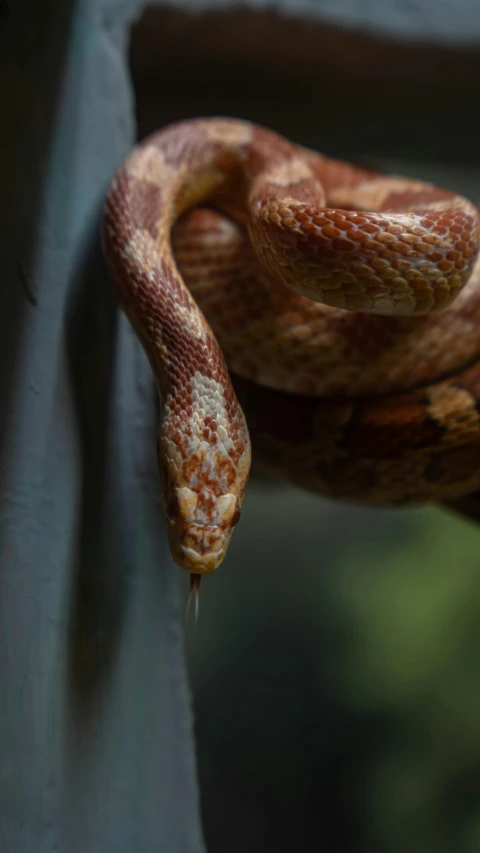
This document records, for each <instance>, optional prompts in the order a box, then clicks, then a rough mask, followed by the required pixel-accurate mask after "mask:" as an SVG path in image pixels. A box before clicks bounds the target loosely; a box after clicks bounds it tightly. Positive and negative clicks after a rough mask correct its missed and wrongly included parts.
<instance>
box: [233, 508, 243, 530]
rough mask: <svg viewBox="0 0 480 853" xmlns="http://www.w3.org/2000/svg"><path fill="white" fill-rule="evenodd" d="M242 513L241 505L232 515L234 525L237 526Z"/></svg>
mask: <svg viewBox="0 0 480 853" xmlns="http://www.w3.org/2000/svg"><path fill="white" fill-rule="evenodd" d="M241 515H242V513H241V510H240V507H239V506H237V508H236V510H235V512H234V513H233V517H232V527H235V526H236V525H237V524H238V522H239V521H240V516H241Z"/></svg>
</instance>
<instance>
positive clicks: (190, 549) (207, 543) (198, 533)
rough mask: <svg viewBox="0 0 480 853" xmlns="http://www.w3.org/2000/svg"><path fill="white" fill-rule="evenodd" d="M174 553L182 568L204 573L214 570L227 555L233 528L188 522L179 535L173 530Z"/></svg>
mask: <svg viewBox="0 0 480 853" xmlns="http://www.w3.org/2000/svg"><path fill="white" fill-rule="evenodd" d="M171 534H173V535H172V539H173V538H174V540H175V541H171V547H172V553H173V556H174V559H175V562H176V563H178V565H179V566H180V567H181V568H182V569H186V571H188V572H191V573H193V574H198V575H204V574H210V573H211V572H214V571H215V569H217V568H218V566H219V565H220V563H221V562H222V560H223V558H224V557H225V554H226V551H227V547H228V543H229V541H230V536H231V530H225V528H223V527H219V526H216V525H212V526H210V525H206V524H196V523H190V524H188V525H187V526H186V527H185V528H184V529H183V531H182V533H181V535H178V532H177V531H173V530H172V531H171Z"/></svg>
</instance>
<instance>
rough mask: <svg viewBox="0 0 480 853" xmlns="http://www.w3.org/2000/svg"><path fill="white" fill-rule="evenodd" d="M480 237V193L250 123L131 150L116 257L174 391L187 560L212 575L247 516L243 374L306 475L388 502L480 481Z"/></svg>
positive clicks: (184, 131)
mask: <svg viewBox="0 0 480 853" xmlns="http://www.w3.org/2000/svg"><path fill="white" fill-rule="evenodd" d="M199 205H203V206H205V205H206V206H208V207H209V209H205V207H202V208H199V207H198V206H199ZM192 208H196V209H193V210H192ZM478 238H479V223H478V214H477V211H476V209H475V208H474V207H473V205H471V204H470V202H468V201H467V200H466V199H463V198H461V197H459V196H457V195H455V194H453V193H451V192H448V191H446V190H443V189H440V188H439V187H436V186H432V185H430V184H426V183H423V182H420V181H416V180H415V181H414V180H409V179H406V178H397V177H391V176H385V175H379V174H376V173H374V172H371V171H366V170H364V169H359V168H356V167H354V166H352V165H350V164H346V163H342V162H339V161H335V160H332V159H330V158H327V157H324V156H322V155H320V154H315V153H314V152H312V151H307V150H306V149H304V148H301V147H299V146H295V145H293V144H291V143H290V142H288V141H287V140H285V139H282V138H281V137H279V136H278V135H276V134H275V133H272V132H270V131H267V130H265V129H263V128H259V127H256V126H254V125H252V124H250V123H248V122H243V121H236V120H232V119H215V118H214V119H196V120H192V121H187V122H180V123H178V124H176V125H172V126H170V127H168V128H166V129H164V130H162V131H160V132H158V133H156V134H153V135H152V136H151V137H149V138H148V139H146V140H144V141H143V142H142V143H141V144H140V145H138V146H137V147H136V148H135V149H134V150H133V151H132V153H131V154H130V155H129V157H128V158H127V159H126V161H125V162H124V163H123V165H122V166H121V167H120V169H119V170H118V172H117V174H116V176H115V178H114V180H113V182H112V186H111V189H110V191H109V193H108V196H107V200H106V206H105V214H104V220H103V243H104V252H105V257H106V260H107V264H108V267H109V270H110V274H111V277H112V279H113V281H114V282H115V285H116V290H117V294H118V297H119V301H120V303H121V305H122V306H123V308H124V310H125V312H126V313H127V315H128V317H129V319H130V321H131V323H132V325H133V327H134V329H135V331H136V333H137V335H138V337H139V339H140V341H141V342H142V345H143V346H144V348H145V351H146V352H147V355H148V357H149V360H150V363H151V365H152V369H153V371H154V374H155V378H156V382H157V385H158V389H159V391H160V393H161V395H162V401H163V408H162V420H161V425H160V429H159V440H158V460H159V468H160V472H161V476H162V483H163V491H164V500H165V507H166V515H167V523H168V530H169V536H170V543H171V548H172V553H173V556H174V558H175V560H176V561H177V563H178V564H179V565H180V566H182V567H184V568H186V569H187V570H189V571H191V572H193V573H194V574H203V573H205V572H209V571H212V570H213V569H215V568H216V567H217V566H218V565H219V564H220V562H221V560H222V559H223V557H224V555H225V552H226V549H227V546H228V542H229V539H230V536H231V533H232V530H233V528H234V527H235V525H236V524H237V522H238V520H239V517H240V507H241V503H242V500H243V495H244V491H245V487H246V483H247V479H248V474H249V469H250V439H249V433H248V430H247V426H246V422H245V418H244V415H243V411H242V408H241V406H240V404H239V402H238V399H237V396H236V393H235V391H234V388H233V386H232V382H231V379H230V376H229V371H230V372H231V373H232V374H233V375H235V387H236V390H237V393H238V395H239V398H240V400H241V402H242V405H243V407H244V409H245V411H246V413H247V417H248V422H249V427H250V431H251V434H252V439H253V448H254V451H255V452H256V454H257V455H258V456H259V458H260V459H261V460H262V461H263V463H264V464H265V465H267V466H268V468H269V469H271V470H273V471H275V472H277V473H281V474H283V475H284V476H287V477H289V478H290V479H291V480H293V481H294V482H296V483H298V484H300V485H302V486H304V487H306V488H309V489H313V490H315V491H317V492H319V493H321V494H325V495H330V496H332V497H335V498H340V499H343V500H353V501H360V502H363V503H369V504H390V505H400V504H408V503H421V502H425V501H433V500H450V499H452V500H453V499H455V498H458V497H460V496H462V495H465V494H467V493H469V492H472V491H474V490H476V489H478V488H480V421H479V417H480V415H479V412H480V364H479V363H478V358H479V355H480V323H479V319H480V282H479V278H480V264H479V262H478V260H477V257H478ZM186 285H188V286H186ZM446 308H448V310H444V309H446ZM227 365H228V367H227Z"/></svg>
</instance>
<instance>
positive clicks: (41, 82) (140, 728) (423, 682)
mask: <svg viewBox="0 0 480 853" xmlns="http://www.w3.org/2000/svg"><path fill="white" fill-rule="evenodd" d="M0 58H1V64H0V87H1V88H0V91H1V93H2V95H3V96H4V97H3V98H2V103H4V105H5V116H4V117H5V127H6V128H7V132H5V133H4V142H5V155H4V159H3V162H4V164H7V165H6V166H5V165H4V170H3V175H2V179H1V180H2V185H3V188H4V192H3V193H2V197H3V199H4V201H3V213H4V216H3V217H2V223H3V225H2V229H0V241H1V247H2V248H1V251H0V266H1V276H2V281H3V282H4V285H3V287H2V288H1V289H0V323H1V329H2V334H1V335H0V410H1V411H2V413H3V418H2V422H1V423H0V848H1V850H2V853H52V851H53V850H59V851H61V853H85V851H87V850H94V851H95V853H127V851H131V850H137V849H138V850H142V851H144V852H145V853H150V851H151V853H158V851H161V853H205V851H208V853H226V851H228V853H245V851H248V853H287V851H288V853H292V851H295V853H314V852H315V853H317V851H332V853H357V852H358V853H360V851H362V852H363V851H368V853H377V851H378V853H405V851H407V850H408V851H419V853H420V851H421V853H452V852H453V851H455V853H476V851H480V663H479V662H480V619H479V615H480V525H478V524H476V523H475V522H474V521H470V520H468V519H467V518H466V517H462V516H461V515H458V514H457V515H455V514H454V513H453V512H452V511H449V510H448V511H447V510H446V509H445V508H442V507H428V508H423V509H418V510H408V511H407V510H396V511H393V510H375V509H364V508H360V507H353V506H346V505H343V504H340V503H335V502H333V501H328V500H324V499H321V498H319V497H316V496H312V495H309V494H307V493H304V492H301V491H299V490H298V489H295V488H294V487H292V486H290V485H289V484H288V483H285V482H281V481H274V480H269V479H265V478H261V477H259V476H254V477H253V478H252V480H251V483H250V485H249V488H248V493H247V497H246V499H245V502H244V508H243V511H242V521H241V524H240V525H239V527H238V529H237V531H236V533H235V535H234V538H233V541H232V544H231V547H230V551H229V555H228V558H227V560H226V561H225V563H224V565H223V567H222V568H221V569H220V570H219V571H218V572H217V573H216V574H215V575H214V576H212V577H211V578H208V579H206V580H205V581H204V582H203V584H202V593H201V601H200V619H199V621H198V623H197V624H194V622H193V620H192V619H191V618H190V619H187V620H185V615H184V609H185V604H186V599H187V592H188V589H187V587H188V579H187V578H186V577H184V576H183V575H182V574H181V573H180V572H179V571H178V570H177V569H176V567H175V566H174V565H173V562H172V560H171V558H170V555H169V551H168V546H167V544H166V541H165V536H164V527H163V514H162V507H161V500H160V487H159V481H158V475H157V466H156V451H155V433H156V426H157V414H158V407H157V405H156V398H155V390H154V388H153V382H152V378H151V374H150V371H149V367H148V364H147V362H146V359H145V358H144V356H143V353H142V352H141V351H140V347H139V345H138V343H137V342H136V340H135V338H134V336H133V334H132V332H131V330H130V328H129V326H128V323H127V322H126V320H125V318H123V317H121V316H119V314H118V311H117V307H116V304H115V301H114V298H113V295H112V291H111V288H110V285H109V283H108V281H107V278H106V274H105V269H104V265H103V260H102V256H101V251H100V245H99V240H98V226H99V217H100V212H101V204H102V200H103V197H104V194H105V191H106V188H107V186H108V183H109V181H110V179H111V176H112V174H113V171H114V169H115V168H116V167H117V166H118V164H119V163H120V162H121V160H122V159H123V157H124V156H125V155H126V153H127V152H128V150H129V149H130V147H131V146H132V145H133V143H134V141H135V139H137V138H141V137H143V136H144V135H145V134H147V133H149V132H151V131H152V130H154V129H156V128H158V127H161V126H163V125H165V124H167V123H168V122H170V121H173V120H177V119H181V118H187V117H190V116H199V115H225V116H234V117H240V118H247V119H250V120H253V121H256V122H259V123H261V124H263V125H265V126H267V127H270V128H273V129H275V130H277V131H279V132H281V133H284V134H285V135H286V136H288V137H289V138H291V139H292V140H295V141H297V142H299V143H302V144H304V145H307V146H311V147H312V148H316V149H318V150H321V151H324V152H325V153H327V154H330V155H332V156H335V157H339V158H345V159H353V160H356V161H362V162H366V163H369V164H372V165H376V166H379V167H381V168H385V169H388V170H392V171H395V172H397V173H400V174H405V175H411V176H412V177H416V176H419V177H422V178H424V179H427V180H433V181H437V182H439V183H441V184H443V185H445V186H447V187H451V188H453V189H456V190H458V191H460V192H462V193H464V194H465V195H466V196H468V197H469V198H470V199H471V200H472V201H474V202H477V203H478V202H479V201H480V154H479V150H480V149H479V143H478V137H477V133H476V130H475V127H476V117H477V114H478V112H479V108H480V88H479V87H478V81H479V80H480V7H478V4H477V2H476V0H470V2H468V0H443V2H442V3H438V2H433V0H431V2H429V0H410V2H408V3H407V2H405V0H404V2H401V0H369V2H367V0H365V2H363V3H358V2H354V0H335V2H331V1H330V0H302V2H296V0H290V2H288V0H278V2H277V3H275V4H267V3H263V2H260V0H259V2H253V0H250V2H244V3H243V4H242V5H237V4H233V3H230V2H227V0H225V2H221V3H220V2H215V0H211V2H201V0H189V2H188V3H183V2H181V0H177V2H173V0H171V2H168V3H151V4H150V5H147V6H146V5H145V4H142V3H141V2H139V0H122V2H118V0H67V2H65V0H45V2H44V3H42V4H38V3H33V2H32V3H28V2H24V4H23V7H22V4H19V5H17V4H15V6H14V4H13V3H5V2H4V3H3V4H1V3H0Z"/></svg>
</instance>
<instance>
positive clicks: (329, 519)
mask: <svg viewBox="0 0 480 853" xmlns="http://www.w3.org/2000/svg"><path fill="white" fill-rule="evenodd" d="M479 613H480V528H478V527H477V526H476V525H474V524H473V523H470V522H467V521H464V520H462V519H460V518H457V517H456V516H454V515H452V514H449V513H448V512H447V511H445V510H443V509H440V508H438V509H437V508H428V509H422V510H408V511H407V510H394V511H393V510H392V511H389V510H370V509H362V508H356V507H347V506H341V505H339V504H336V503H333V502H331V501H327V500H323V499H321V498H318V497H315V496H312V495H308V494H305V493H302V492H301V491H298V490H296V489H294V488H293V487H289V486H287V485H283V484H276V483H274V482H272V483H266V482H262V481H260V482H254V483H252V485H251V487H250V489H249V492H248V500H246V501H245V504H244V512H243V517H242V524H240V525H239V527H238V530H237V532H236V534H235V537H234V541H233V542H232V545H231V552H230V555H229V558H228V559H227V560H226V561H225V564H224V566H223V567H222V568H221V569H220V570H219V571H218V572H217V573H216V575H214V576H212V577H211V578H208V579H205V580H204V583H203V585H202V595H201V602H200V619H199V622H198V624H197V625H194V624H193V622H192V621H190V622H189V624H188V627H187V631H186V634H187V656H188V663H189V669H190V675H191V684H192V690H193V694H194V696H193V699H194V708H195V717H196V735H197V743H198V760H199V771H200V786H201V797H202V810H203V819H204V826H205V833H206V838H207V843H208V849H209V853H224V851H226V850H228V851H229V853H240V851H241V852H242V853H245V851H247V850H248V851H257V850H258V851H277V853H283V851H285V853H286V851H289V853H290V851H293V850H295V851H298V852H299V853H310V851H317V850H330V849H332V850H335V851H344V850H345V851H347V850H348V851H350V850H351V851H354V850H368V851H371V853H374V851H377V850H378V851H388V853H405V851H406V850H409V851H410V850H412V851H417V850H418V851H422V853H430V851H432V853H444V851H445V853H446V851H453V850H456V851H462V853H463V852H464V853H474V851H478V850H480V620H479Z"/></svg>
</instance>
